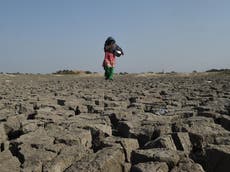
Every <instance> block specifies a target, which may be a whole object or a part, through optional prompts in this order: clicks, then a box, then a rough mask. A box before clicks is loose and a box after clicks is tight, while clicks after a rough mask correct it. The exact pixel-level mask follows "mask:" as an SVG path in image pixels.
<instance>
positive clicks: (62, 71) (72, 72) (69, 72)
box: [53, 70, 76, 74]
mask: <svg viewBox="0 0 230 172" xmlns="http://www.w3.org/2000/svg"><path fill="white" fill-rule="evenodd" d="M53 74H76V72H74V71H72V70H59V71H57V72H54V73H53Z"/></svg>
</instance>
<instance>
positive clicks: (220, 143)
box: [0, 73, 230, 172]
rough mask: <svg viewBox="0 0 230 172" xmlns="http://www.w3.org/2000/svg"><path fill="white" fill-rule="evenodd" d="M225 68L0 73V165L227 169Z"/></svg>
mask: <svg viewBox="0 0 230 172" xmlns="http://www.w3.org/2000/svg"><path fill="white" fill-rule="evenodd" d="M229 131H230V75H226V74H215V73H214V74H208V73H197V74H187V75H185V74H174V75H173V74H164V75H150V74H149V75H140V74H139V75H138V74H129V75H123V76H118V75H117V76H115V79H114V81H105V80H104V79H103V77H102V76H97V75H87V76H77V75H6V74H0V171H1V172H14V171H15V172H17V171H25V172H32V171H33V172H63V171H65V172H73V171H77V172H128V171H132V172H154V171H157V172H168V171H171V172H182V171H184V169H186V170H187V171H188V172H202V171H208V172H227V171H229V169H230V132H229Z"/></svg>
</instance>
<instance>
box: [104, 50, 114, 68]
mask: <svg viewBox="0 0 230 172" xmlns="http://www.w3.org/2000/svg"><path fill="white" fill-rule="evenodd" d="M115 63H116V57H115V55H114V54H113V53H110V52H105V58H104V62H103V67H104V66H110V67H115Z"/></svg>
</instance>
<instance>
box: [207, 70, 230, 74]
mask: <svg viewBox="0 0 230 172" xmlns="http://www.w3.org/2000/svg"><path fill="white" fill-rule="evenodd" d="M206 72H220V73H228V74H229V73H230V69H210V70H207V71H206Z"/></svg>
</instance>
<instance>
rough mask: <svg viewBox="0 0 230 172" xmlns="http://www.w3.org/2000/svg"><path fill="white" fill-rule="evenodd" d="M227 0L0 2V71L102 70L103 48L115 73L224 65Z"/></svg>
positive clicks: (229, 61)
mask: <svg viewBox="0 0 230 172" xmlns="http://www.w3.org/2000/svg"><path fill="white" fill-rule="evenodd" d="M229 9H230V1H228V0H173V1H172V0H142V1H140V0H125V1H123V0H116V1H111V0H97V1H93V0H20V1H19V0H0V72H28V73H50V72H54V71H57V70H61V69H73V70H75V69H79V70H80V69H81V70H90V71H97V72H102V71H103V69H102V66H101V64H102V60H103V57H104V52H103V44H104V41H105V39H106V38H107V37H108V36H113V37H114V38H115V39H116V41H117V43H118V44H119V45H120V46H121V47H122V48H123V49H124V52H125V56H123V57H120V58H118V59H117V66H116V71H117V72H147V71H153V72H159V71H162V70H164V71H178V72H191V71H193V70H197V71H205V70H207V69H210V68H229V67H230V50H229V49H230V48H229V45H230V34H229V31H230V20H229V19H230V10H229Z"/></svg>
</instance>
